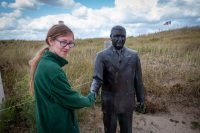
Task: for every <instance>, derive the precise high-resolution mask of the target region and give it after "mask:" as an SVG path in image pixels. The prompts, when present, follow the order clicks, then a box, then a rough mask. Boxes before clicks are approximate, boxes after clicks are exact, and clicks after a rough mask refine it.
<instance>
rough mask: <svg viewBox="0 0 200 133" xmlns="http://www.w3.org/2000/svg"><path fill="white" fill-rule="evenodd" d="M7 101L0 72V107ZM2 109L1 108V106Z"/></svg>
mask: <svg viewBox="0 0 200 133" xmlns="http://www.w3.org/2000/svg"><path fill="white" fill-rule="evenodd" d="M4 101H5V95H4V90H3V83H2V79H1V71H0V105H1V104H2V103H3V102H4ZM0 108H1V106H0Z"/></svg>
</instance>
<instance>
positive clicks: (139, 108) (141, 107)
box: [136, 102, 145, 113]
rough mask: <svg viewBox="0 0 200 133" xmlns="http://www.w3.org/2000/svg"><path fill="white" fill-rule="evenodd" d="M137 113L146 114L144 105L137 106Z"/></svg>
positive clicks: (141, 103)
mask: <svg viewBox="0 0 200 133" xmlns="http://www.w3.org/2000/svg"><path fill="white" fill-rule="evenodd" d="M136 112H138V113H145V108H144V103H143V102H140V103H138V104H137V105H136Z"/></svg>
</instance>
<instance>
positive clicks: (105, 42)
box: [104, 41, 112, 49]
mask: <svg viewBox="0 0 200 133" xmlns="http://www.w3.org/2000/svg"><path fill="white" fill-rule="evenodd" d="M111 45H112V42H111V41H104V49H106V48H108V47H109V46H111Z"/></svg>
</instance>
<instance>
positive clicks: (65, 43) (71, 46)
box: [55, 39, 75, 48]
mask: <svg viewBox="0 0 200 133" xmlns="http://www.w3.org/2000/svg"><path fill="white" fill-rule="evenodd" d="M55 40H56V41H58V42H59V43H60V45H61V46H62V47H66V46H67V45H68V46H69V47H70V48H73V47H74V46H75V43H74V42H65V41H59V40H57V39H55Z"/></svg>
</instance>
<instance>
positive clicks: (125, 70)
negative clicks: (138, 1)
mask: <svg viewBox="0 0 200 133" xmlns="http://www.w3.org/2000/svg"><path fill="white" fill-rule="evenodd" d="M110 38H111V41H112V45H111V46H110V47H108V48H107V49H105V50H103V51H101V52H99V53H98V54H97V56H96V60H95V66H94V75H93V81H92V85H91V89H90V91H91V92H93V93H95V95H96V96H97V94H98V91H99V89H100V87H102V89H101V101H102V111H103V122H104V131H105V133H115V132H116V127H117V120H118V121H119V125H120V133H132V115H133V110H134V108H135V94H136V96H137V101H138V102H139V103H140V104H139V107H140V109H141V110H142V109H143V107H144V88H143V81H142V70H141V64H140V59H139V57H138V54H137V52H136V51H134V50H131V49H129V48H127V47H126V46H124V44H125V42H126V30H125V28H124V27H122V26H119V25H118V26H114V27H113V28H112V29H111V34H110Z"/></svg>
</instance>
